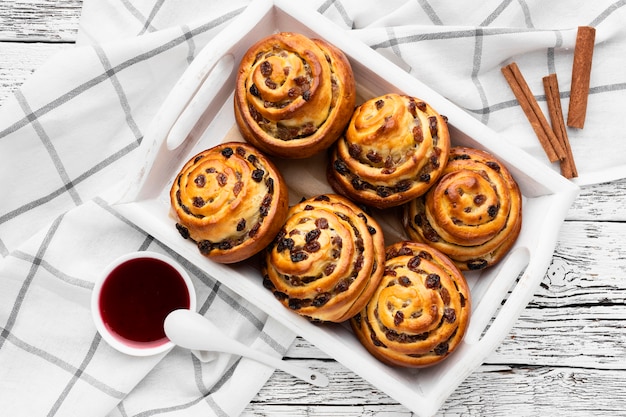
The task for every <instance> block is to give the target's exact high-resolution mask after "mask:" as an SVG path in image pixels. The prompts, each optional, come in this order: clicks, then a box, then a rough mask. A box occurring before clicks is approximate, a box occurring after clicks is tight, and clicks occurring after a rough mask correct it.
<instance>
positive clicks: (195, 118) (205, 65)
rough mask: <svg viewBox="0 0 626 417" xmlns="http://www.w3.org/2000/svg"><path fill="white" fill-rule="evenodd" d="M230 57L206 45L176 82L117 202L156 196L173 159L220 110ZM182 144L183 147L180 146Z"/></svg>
mask: <svg viewBox="0 0 626 417" xmlns="http://www.w3.org/2000/svg"><path fill="white" fill-rule="evenodd" d="M234 72H235V57H234V56H233V54H232V53H228V52H226V51H219V50H215V49H212V48H208V47H205V49H204V50H203V51H202V52H201V54H200V55H199V56H198V57H197V58H196V59H195V60H194V61H193V62H192V63H191V65H190V66H189V68H187V70H186V71H185V73H184V74H183V76H182V77H181V78H180V80H179V81H178V82H177V83H176V85H175V86H174V88H173V89H172V91H171V92H170V94H169V95H168V97H167V98H166V99H165V101H164V102H163V105H162V106H161V108H160V109H159V111H158V112H157V114H156V116H155V117H154V119H153V121H152V123H151V124H150V126H149V128H148V131H147V132H146V135H145V137H144V139H143V141H144V143H142V148H145V151H144V152H139V157H140V158H141V159H142V162H140V163H139V164H138V166H139V167H140V168H139V170H138V171H137V173H136V174H135V176H134V177H133V179H132V180H131V181H129V184H128V187H127V188H126V190H125V192H124V193H123V194H122V197H121V198H120V199H118V200H117V202H116V203H117V204H123V203H130V202H133V201H138V200H142V199H145V198H149V197H154V196H155V195H158V194H159V192H160V191H162V189H163V184H164V183H167V181H168V180H169V178H165V177H162V176H163V175H169V173H170V172H171V171H172V169H174V167H172V166H171V165H172V164H175V163H178V158H177V156H178V155H179V154H182V153H183V152H184V151H185V149H187V148H188V146H191V145H193V144H194V143H196V142H197V140H198V139H199V138H200V136H201V135H202V132H204V130H205V129H206V127H207V126H208V125H209V124H210V123H211V121H212V120H213V118H214V117H215V116H216V115H217V113H218V112H219V109H220V108H221V107H222V105H223V104H224V100H225V99H226V96H227V95H228V94H227V93H228V90H229V87H230V86H231V84H232V83H233V79H234ZM183 145H184V146H183Z"/></svg>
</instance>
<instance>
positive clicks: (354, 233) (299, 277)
mask: <svg viewBox="0 0 626 417" xmlns="http://www.w3.org/2000/svg"><path fill="white" fill-rule="evenodd" d="M384 260H385V243H384V238H383V232H382V229H381V228H380V226H379V225H378V223H377V222H376V221H375V220H374V219H373V218H372V217H370V216H369V215H368V214H366V213H365V212H364V211H363V210H361V209H360V208H359V207H358V206H356V205H355V204H354V203H352V202H351V201H349V200H348V199H346V198H345V197H342V196H339V195H334V194H324V195H319V196H316V197H312V198H310V199H307V200H304V201H302V202H300V203H298V204H296V205H294V206H292V207H291V208H290V209H289V213H288V215H287V220H286V222H285V225H284V227H283V228H282V230H281V231H280V232H279V234H278V235H277V237H276V239H275V241H274V242H273V244H272V245H270V246H269V247H268V250H267V252H266V257H265V262H264V265H263V268H262V272H263V277H264V280H263V284H264V286H265V287H266V288H268V289H269V290H271V291H272V292H273V293H274V296H275V297H276V298H277V299H278V300H279V301H280V302H281V303H282V304H283V305H284V306H286V307H288V308H290V309H292V310H293V311H295V312H296V313H298V314H300V315H302V316H305V317H307V318H308V319H310V320H312V321H320V322H342V321H345V320H347V319H349V318H350V317H352V316H353V315H354V314H356V313H357V312H359V311H360V310H361V309H362V308H363V306H364V305H365V303H366V302H367V300H368V299H369V298H370V296H371V294H372V292H373V291H374V289H375V288H376V286H377V284H378V281H380V278H381V277H382V273H383V262H384Z"/></svg>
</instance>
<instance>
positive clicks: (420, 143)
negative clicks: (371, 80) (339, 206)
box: [328, 94, 450, 208]
mask: <svg viewBox="0 0 626 417" xmlns="http://www.w3.org/2000/svg"><path fill="white" fill-rule="evenodd" d="M449 150H450V134H449V132H448V123H447V119H446V118H445V117H444V116H441V115H440V114H439V113H437V112H436V111H435V110H434V109H433V108H432V107H431V106H430V105H428V104H427V103H425V102H424V101H422V100H420V99H418V98H414V97H409V96H404V95H399V94H387V95H384V96H381V97H377V98H373V99H371V100H368V101H366V102H365V103H363V104H361V105H360V106H359V107H357V109H356V110H355V111H354V114H353V116H352V119H351V120H350V123H349V124H348V128H347V129H346V132H345V134H344V135H343V136H342V137H341V138H340V139H339V140H338V141H337V142H336V143H335V145H334V146H333V148H332V151H331V158H330V163H329V166H328V181H329V183H330V185H331V186H332V187H333V189H334V190H335V191H336V192H338V193H340V194H343V195H346V196H348V197H349V198H351V199H352V200H355V201H358V202H360V203H363V204H368V205H371V206H374V207H377V208H388V207H393V206H399V205H401V204H403V203H406V202H407V201H409V200H411V199H413V198H415V197H418V196H420V195H422V194H424V193H425V192H426V190H428V188H430V186H431V185H432V184H434V182H435V181H436V180H437V179H438V178H439V176H440V175H441V172H442V170H443V168H444V166H445V163H446V161H447V159H448V152H449Z"/></svg>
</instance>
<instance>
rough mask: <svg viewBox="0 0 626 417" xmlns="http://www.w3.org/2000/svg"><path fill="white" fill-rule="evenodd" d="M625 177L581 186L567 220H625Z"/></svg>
mask: <svg viewBox="0 0 626 417" xmlns="http://www.w3.org/2000/svg"><path fill="white" fill-rule="evenodd" d="M624 206H626V179H622V180H618V181H612V182H610V183H603V184H594V185H589V186H585V187H582V188H581V192H580V195H579V196H578V198H577V199H576V201H574V204H572V207H571V209H570V210H569V212H568V215H567V219H568V220H595V221H620V222H624V221H626V210H624Z"/></svg>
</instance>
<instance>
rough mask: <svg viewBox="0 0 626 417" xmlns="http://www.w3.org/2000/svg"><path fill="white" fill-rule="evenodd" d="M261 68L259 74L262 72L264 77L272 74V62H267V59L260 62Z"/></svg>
mask: <svg viewBox="0 0 626 417" xmlns="http://www.w3.org/2000/svg"><path fill="white" fill-rule="evenodd" d="M260 68H261V74H263V76H264V77H269V76H270V75H272V70H273V68H272V64H270V63H269V61H263V62H261V65H260Z"/></svg>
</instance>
